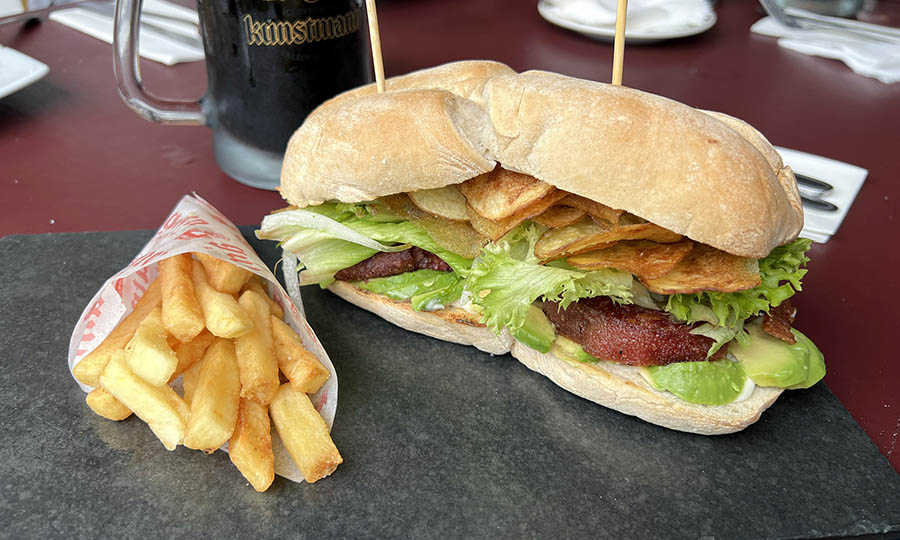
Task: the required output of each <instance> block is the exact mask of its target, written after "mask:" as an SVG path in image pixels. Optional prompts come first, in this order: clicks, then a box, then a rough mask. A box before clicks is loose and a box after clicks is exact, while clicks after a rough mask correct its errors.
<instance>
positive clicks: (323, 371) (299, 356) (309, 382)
mask: <svg viewBox="0 0 900 540" xmlns="http://www.w3.org/2000/svg"><path fill="white" fill-rule="evenodd" d="M271 320H272V341H273V343H274V346H275V359H276V360H278V367H279V368H280V369H281V372H282V373H284V376H285V377H287V378H288V380H289V381H290V382H291V386H293V387H294V389H295V390H297V391H298V392H305V393H307V394H313V393H315V392H317V391H318V390H319V388H321V387H322V385H323V384H325V381H327V380H328V377H330V376H331V373H329V372H328V368H326V367H325V366H323V365H322V362H319V359H318V358H316V357H315V355H313V353H311V352H309V351H308V350H306V348H305V347H304V346H303V342H302V341H301V340H300V336H298V335H297V333H296V332H294V331H293V330H292V329H291V327H290V326H288V325H287V323H285V322H284V321H282V320H281V319H278V318H276V317H275V316H274V315H272V317H271Z"/></svg>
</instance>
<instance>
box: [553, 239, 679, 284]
mask: <svg viewBox="0 0 900 540" xmlns="http://www.w3.org/2000/svg"><path fill="white" fill-rule="evenodd" d="M692 245H693V242H691V241H690V240H681V241H680V242H675V243H674V244H658V243H656V242H649V241H647V240H626V241H624V242H618V243H617V244H615V245H613V246H611V247H608V248H606V249H600V250H597V251H589V252H587V253H582V254H580V255H574V256H572V257H569V258H568V259H566V262H568V263H569V264H570V265H572V266H574V267H575V268H581V269H584V270H599V269H600V268H617V269H619V270H625V271H627V272H631V273H632V274H634V275H636V276H638V278H640V279H654V278H658V277H661V276H664V275H665V274H666V273H668V272H669V271H670V270H672V268H674V267H675V265H676V264H678V261H680V260H681V259H683V258H684V256H685V255H687V254H688V252H689V251H691V246H692Z"/></svg>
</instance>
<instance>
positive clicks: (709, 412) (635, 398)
mask: <svg viewBox="0 0 900 540" xmlns="http://www.w3.org/2000/svg"><path fill="white" fill-rule="evenodd" d="M328 288H329V289H330V290H331V291H332V292H334V293H335V294H337V295H338V296H340V297H341V298H343V299H344V300H347V301H348V302H350V303H351V304H354V305H356V306H359V307H361V308H363V309H365V310H367V311H371V312H372V313H375V314H376V315H378V316H380V317H382V318H383V319H385V320H387V321H389V322H391V323H393V324H395V325H397V326H400V327H402V328H405V329H407V330H410V331H413V332H418V333H420V334H425V335H427V336H431V337H434V338H438V339H442V340H444V341H450V342H453V343H460V344H463V345H473V346H475V347H477V348H478V349H480V350H482V351H485V352H489V353H491V354H505V353H507V352H509V353H512V356H513V357H514V358H516V359H517V360H519V361H520V362H521V363H523V364H525V366H527V367H528V368H529V369H531V370H532V371H536V372H538V373H540V374H542V375H545V376H546V377H547V378H549V379H550V380H551V381H553V382H554V383H556V384H557V385H559V386H560V387H562V388H564V389H566V390H568V391H569V392H572V393H573V394H575V395H577V396H580V397H583V398H585V399H587V400H590V401H593V402H594V403H598V404H600V405H603V406H604V407H609V408H610V409H615V410H617V411H619V412H622V413H625V414H630V415H632V416H637V417H638V418H641V419H642V420H646V421H647V422H650V423H651V424H656V425H659V426H663V427H666V428H669V429H675V430H678V431H686V432H689V433H698V434H700V435H723V434H726V433H734V432H736V431H740V430H742V429H744V428H745V427H747V426H749V425H750V424H752V423H754V422H756V421H757V420H759V417H760V415H761V414H762V412H763V411H765V410H766V409H768V408H769V406H770V405H772V403H774V402H775V400H776V399H778V396H779V395H781V392H782V391H783V390H782V389H781V388H768V387H761V386H757V387H756V388H755V389H754V390H753V393H752V394H751V395H750V397H748V398H747V399H745V400H743V401H738V402H734V403H729V404H727V405H697V404H694V403H689V402H687V401H684V400H683V399H681V398H678V397H676V396H675V395H674V394H671V393H669V392H660V391H658V390H655V389H653V387H651V386H650V385H649V384H648V383H647V381H645V380H644V378H643V377H642V376H641V374H640V371H639V370H638V368H636V367H634V366H626V365H622V364H616V363H614V362H603V361H601V362H599V363H597V364H586V363H582V362H577V361H573V360H566V359H562V358H558V357H557V356H555V355H553V354H550V353H548V354H543V353H540V352H538V351H536V350H534V349H532V348H531V347H528V346H527V345H523V344H521V343H519V342H518V341H516V340H515V339H513V338H512V337H511V336H510V335H509V333H508V332H507V331H506V330H504V331H503V332H502V333H501V334H500V335H497V334H494V333H493V332H492V331H491V330H490V329H489V328H487V327H486V326H484V325H483V324H481V323H480V322H478V316H477V315H475V314H473V313H470V312H468V311H466V310H464V309H461V308H455V307H451V308H447V309H441V310H437V311H414V310H413V309H412V306H411V305H410V304H409V302H397V301H394V300H391V299H390V298H387V297H386V296H383V295H380V294H376V293H372V292H369V291H364V290H362V289H359V288H357V287H355V286H353V285H352V284H350V283H347V282H345V281H335V282H334V283H332V284H331V285H330V286H329V287H328Z"/></svg>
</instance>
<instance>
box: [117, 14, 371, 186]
mask: <svg viewBox="0 0 900 540" xmlns="http://www.w3.org/2000/svg"><path fill="white" fill-rule="evenodd" d="M141 3H142V0H118V2H117V5H116V18H115V40H114V48H115V55H114V68H115V74H116V82H117V84H118V87H119V92H120V94H121V95H122V97H123V99H124V100H125V102H126V103H127V104H128V106H129V107H131V108H132V109H133V110H134V111H135V112H137V113H138V114H139V115H140V116H142V117H144V118H146V119H148V120H151V121H153V122H159V123H162V124H181V125H207V126H209V127H210V128H212V133H213V151H214V154H215V159H216V162H217V163H218V165H219V167H220V168H221V169H222V170H223V171H224V172H225V173H226V174H228V175H229V176H231V177H232V178H234V179H236V180H238V181H239V182H242V183H244V184H247V185H250V186H254V187H258V188H263V189H275V188H276V187H278V185H279V175H280V170H281V160H282V157H283V154H284V149H285V146H286V145H287V141H288V139H289V138H290V136H291V134H292V133H293V132H294V130H295V129H297V127H298V126H300V124H301V123H302V122H303V119H304V118H306V115H307V114H309V113H310V112H311V111H312V110H313V109H314V108H315V107H316V106H317V105H319V104H320V103H322V102H323V101H325V100H327V99H328V98H330V97H332V96H334V95H336V94H338V93H340V92H342V91H344V90H347V89H349V88H353V87H356V86H359V85H361V84H364V83H367V82H371V81H372V63H371V56H370V53H369V49H368V40H367V37H368V36H367V31H366V27H365V20H366V14H365V10H364V7H363V5H362V0H198V2H197V11H198V13H199V16H200V31H201V34H202V36H203V46H204V50H205V52H206V71H207V79H208V88H207V92H206V95H205V96H203V97H202V98H201V99H199V100H193V101H185V100H172V99H166V98H161V97H157V96H154V95H153V94H151V93H149V92H147V91H146V90H145V89H144V87H143V85H142V83H141V77H140V71H139V68H138V43H137V41H138V32H139V28H140V12H141Z"/></svg>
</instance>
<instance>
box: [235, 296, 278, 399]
mask: <svg viewBox="0 0 900 540" xmlns="http://www.w3.org/2000/svg"><path fill="white" fill-rule="evenodd" d="M238 303H239V304H240V306H241V307H242V308H243V309H244V311H246V312H247V314H248V315H250V318H251V319H252V320H253V330H251V331H250V332H249V333H247V334H245V335H243V336H241V337H239V338H237V339H235V340H234V348H235V352H236V353H237V361H238V368H239V369H240V372H241V397H243V398H249V399H254V400H256V401H258V402H259V403H261V404H263V405H268V404H269V402H270V401H272V398H273V397H275V393H276V392H278V363H277V362H276V361H275V354H274V353H273V351H272V323H271V321H270V320H269V317H270V315H269V305H268V304H267V303H266V300H265V299H264V298H263V297H262V296H260V295H258V294H256V293H255V292H253V291H247V292H245V293H244V294H242V295H241V298H240V300H239V301H238Z"/></svg>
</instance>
